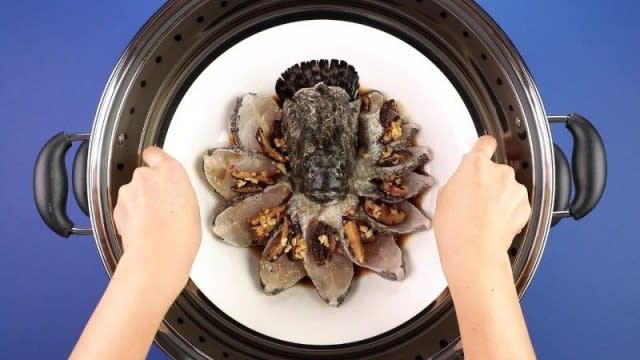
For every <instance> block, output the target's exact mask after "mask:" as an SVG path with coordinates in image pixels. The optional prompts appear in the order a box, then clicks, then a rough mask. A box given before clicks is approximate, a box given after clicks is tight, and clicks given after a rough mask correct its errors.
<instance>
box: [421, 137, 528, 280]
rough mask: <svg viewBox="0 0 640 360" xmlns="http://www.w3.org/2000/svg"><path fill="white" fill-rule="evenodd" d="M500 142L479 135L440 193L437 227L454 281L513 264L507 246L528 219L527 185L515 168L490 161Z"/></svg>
mask: <svg viewBox="0 0 640 360" xmlns="http://www.w3.org/2000/svg"><path fill="white" fill-rule="evenodd" d="M496 146H497V144H496V140H495V139H494V138H492V137H490V136H483V137H481V138H480V139H478V142H477V143H476V145H475V146H474V147H473V149H472V150H471V151H470V152H469V153H468V154H466V155H465V156H464V158H463V160H462V163H461V164H460V166H459V168H458V170H457V171H456V173H455V174H454V175H453V176H452V177H451V179H450V180H449V182H448V183H447V184H446V185H445V186H444V187H442V189H441V190H440V193H439V194H438V201H437V204H436V211H435V214H434V220H433V226H434V231H435V235H436V240H437V243H438V249H439V252H440V259H441V262H442V267H443V270H444V272H445V275H446V276H447V278H448V280H449V282H450V284H451V282H452V281H455V280H456V279H458V278H461V277H466V276H469V275H470V274H471V273H474V272H476V273H477V272H482V271H483V270H484V269H486V268H491V267H496V265H497V264H506V265H507V266H508V265H509V261H508V256H507V249H508V248H509V246H510V244H511V242H512V240H513V238H514V237H515V235H516V234H518V233H519V232H520V231H521V230H522V228H523V227H524V226H525V224H526V223H527V221H528V220H529V216H530V214H531V207H530V205H529V198H528V194H527V189H526V187H525V186H523V185H521V184H519V183H518V182H517V181H516V180H515V174H514V170H513V169H512V168H511V167H510V166H507V165H501V164H496V163H494V162H492V161H491V156H492V155H493V153H494V152H495V150H496Z"/></svg>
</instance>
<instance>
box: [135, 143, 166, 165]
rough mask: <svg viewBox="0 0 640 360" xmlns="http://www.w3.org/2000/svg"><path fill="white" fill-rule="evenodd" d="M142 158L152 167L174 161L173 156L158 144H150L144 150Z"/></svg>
mask: <svg viewBox="0 0 640 360" xmlns="http://www.w3.org/2000/svg"><path fill="white" fill-rule="evenodd" d="M142 159H143V160H144V162H145V163H147V165H149V166H150V167H157V166H161V165H162V164H163V163H166V162H169V161H172V160H173V158H172V157H171V156H169V154H167V153H166V152H164V150H162V149H160V148H159V147H156V146H150V147H148V148H146V149H144V151H143V152H142Z"/></svg>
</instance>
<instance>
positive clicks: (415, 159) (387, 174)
mask: <svg viewBox="0 0 640 360" xmlns="http://www.w3.org/2000/svg"><path fill="white" fill-rule="evenodd" d="M399 152H400V154H401V155H402V159H401V160H402V161H399V162H398V163H397V164H395V163H393V164H391V165H387V164H386V163H385V164H384V166H381V167H379V168H377V169H376V171H377V173H378V176H379V177H382V178H396V177H400V176H403V175H406V174H408V173H409V172H412V171H414V170H416V169H418V168H420V167H421V166H424V165H425V164H426V163H427V162H428V161H429V160H431V157H432V156H431V151H430V150H429V149H428V148H426V147H410V148H407V149H406V150H399ZM399 160H400V159H399ZM392 162H395V159H394V161H392Z"/></svg>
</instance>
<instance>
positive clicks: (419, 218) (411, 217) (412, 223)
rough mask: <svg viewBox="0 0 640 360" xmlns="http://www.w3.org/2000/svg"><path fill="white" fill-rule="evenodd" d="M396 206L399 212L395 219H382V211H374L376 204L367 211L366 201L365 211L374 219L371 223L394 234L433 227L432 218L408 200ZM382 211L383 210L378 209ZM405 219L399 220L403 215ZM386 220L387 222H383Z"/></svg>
mask: <svg viewBox="0 0 640 360" xmlns="http://www.w3.org/2000/svg"><path fill="white" fill-rule="evenodd" d="M393 206H395V208H396V212H397V214H395V215H394V218H393V221H392V220H391V219H388V218H387V219H381V215H380V213H378V214H376V213H374V212H373V211H374V210H375V207H374V206H371V207H370V209H372V210H371V211H367V206H366V203H365V206H364V211H365V213H366V214H367V216H369V218H370V219H372V220H374V221H373V222H372V223H371V224H372V225H373V226H375V227H376V228H377V229H378V230H381V231H383V232H389V233H393V234H409V233H413V232H417V231H422V230H427V229H429V228H430V227H431V220H429V218H428V217H426V216H425V215H424V214H423V213H422V211H420V209H418V208H417V207H415V206H413V205H412V204H411V203H410V202H408V201H406V200H405V201H402V202H400V203H397V204H393ZM376 211H380V212H382V211H383V210H376ZM389 214H391V210H389ZM399 214H404V215H402V217H403V218H404V221H399V220H400V219H401V217H400V216H401V215H399ZM375 215H378V219H376V217H375ZM382 220H385V221H386V222H383V221H382Z"/></svg>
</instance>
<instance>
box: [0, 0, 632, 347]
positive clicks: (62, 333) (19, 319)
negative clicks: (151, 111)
mask: <svg viewBox="0 0 640 360" xmlns="http://www.w3.org/2000/svg"><path fill="white" fill-rule="evenodd" d="M480 3H481V5H482V6H484V7H485V8H486V9H487V10H488V12H489V13H490V14H491V15H492V16H494V17H495V18H496V20H497V21H498V23H499V24H501V25H502V26H503V27H504V28H505V30H506V31H507V33H508V34H509V35H510V36H511V38H512V39H513V41H514V42H515V43H516V45H517V46H518V48H519V49H520V51H521V52H522V54H523V56H524V58H525V59H526V61H527V62H528V65H529V66H530V68H531V70H532V72H533V74H534V76H535V78H536V80H537V83H538V86H539V88H540V90H541V92H542V94H543V97H544V100H545V104H546V107H547V110H548V112H549V113H550V114H565V113H568V112H570V111H579V112H581V113H583V114H584V115H586V116H588V117H589V118H591V119H592V120H593V121H594V122H595V123H596V125H597V127H598V128H599V129H600V131H601V133H602V135H603V137H604V139H605V142H606V145H607V151H608V159H609V186H608V189H607V192H606V194H605V197H604V199H603V201H602V203H601V204H600V206H599V207H598V208H597V210H596V211H594V212H593V213H592V214H591V215H590V216H589V217H587V218H585V219H583V220H582V221H580V222H574V221H565V222H564V223H562V224H561V225H560V226H558V227H557V228H555V229H553V231H552V232H551V236H550V239H549V242H548V245H547V249H546V252H545V255H544V258H543V260H542V263H541V266H540V268H539V270H538V272H537V275H536V277H535V279H534V281H533V284H532V286H531V288H530V290H529V291H528V293H527V295H526V296H525V298H524V302H523V306H524V311H525V314H526V318H527V321H528V324H529V328H530V332H531V336H532V338H533V341H534V345H535V348H536V350H537V353H538V355H539V357H540V358H542V359H604V358H636V357H637V356H638V355H637V353H636V351H635V346H636V345H637V344H636V342H637V340H638V329H637V328H638V326H640V311H639V310H638V304H640V290H639V286H640V270H639V269H638V265H639V261H638V259H639V255H638V253H639V252H640V241H639V240H640V239H638V231H637V229H636V226H637V224H638V220H639V212H638V210H637V206H635V205H637V202H638V200H640V198H639V196H638V193H639V190H638V186H637V185H636V184H637V182H638V178H640V167H639V166H638V158H639V155H640V152H639V151H638V140H637V137H638V134H639V133H640V125H639V124H640V122H639V121H638V117H637V106H638V104H639V103H640V85H639V83H640V72H639V71H638V68H637V66H636V65H637V64H638V62H639V60H638V56H639V55H640V26H639V25H638V22H639V20H638V17H639V16H640V6H639V5H638V3H637V2H635V1H633V0H618V1H615V2H613V1H609V2H604V1H596V0H583V1H567V0H539V1H528V0H513V1H495V0H493V1H492V0H482V1H480ZM161 4H162V2H161V1H159V0H153V1H152V0H146V1H127V0H111V1H104V2H95V1H80V0H64V1H35V0H22V1H12V2H8V3H6V4H4V6H3V10H2V12H1V13H0V45H1V46H0V109H1V110H0V113H1V114H2V120H3V121H2V128H3V130H2V131H1V132H0V148H1V149H2V156H1V160H0V174H1V179H2V180H1V181H0V196H1V197H0V199H1V200H2V204H1V205H0V224H1V226H0V234H1V235H0V239H1V241H2V246H1V247H0V269H1V270H0V286H1V289H2V290H0V357H2V358H12V359H35V358H47V359H48V358H63V357H66V356H67V355H68V353H69V351H70V349H71V348H72V347H73V344H74V342H75V340H76V338H77V336H78V335H79V333H80V331H81V329H82V327H83V325H84V323H85V321H86V320H87V318H88V316H89V315H90V313H91V311H92V309H93V307H94V306H95V304H96V302H97V300H98V299H99V297H100V295H101V293H102V291H103V290H104V288H105V286H106V284H107V277H106V275H105V272H104V270H103V268H102V264H101V262H100V259H99V256H98V253H97V251H96V248H95V245H94V243H93V241H92V239H91V238H90V237H74V238H71V239H62V238H59V237H57V236H55V235H54V234H52V232H51V231H49V230H48V229H47V228H45V226H44V225H43V224H42V223H41V221H40V218H39V217H38V215H37V213H36V211H35V208H34V205H33V201H32V190H31V186H32V185H31V181H32V180H31V178H32V169H33V163H34V159H35V156H36V154H37V152H38V150H39V149H40V147H41V145H42V144H43V143H44V142H45V141H46V140H47V139H48V138H49V137H50V136H51V135H52V134H54V133H56V132H57V131H60V130H67V131H70V132H81V131H87V130H90V128H91V123H92V117H93V115H94V111H95V108H96V104H97V102H98V99H99V96H100V93H101V91H102V88H103V86H104V84H105V82H106V80H107V77H108V76H109V74H110V72H111V69H112V67H113V65H114V64H115V62H116V60H117V59H118V57H119V55H120V53H121V51H122V50H123V49H124V47H125V46H126V45H127V43H128V41H129V40H130V39H131V38H132V37H133V35H134V34H135V33H136V31H137V30H138V28H139V27H140V26H141V25H142V24H143V23H144V21H145V20H146V19H147V18H148V17H149V16H151V15H152V14H153V13H154V11H155V10H156V9H157V8H158V7H159V6H160V5H161ZM554 137H555V138H556V141H557V142H559V143H561V144H562V145H563V146H564V147H565V149H569V146H570V141H569V138H568V136H567V135H566V134H565V132H564V131H563V129H562V128H561V127H560V128H555V129H554ZM71 212H72V217H73V218H75V219H82V217H81V215H80V213H79V212H78V211H77V210H75V209H74V210H72V211H71ZM80 222H86V221H85V220H84V219H82V221H80ZM150 358H153V359H163V358H165V356H164V355H163V354H162V352H161V351H159V350H158V349H157V348H155V347H154V349H153V350H152V352H151V354H150Z"/></svg>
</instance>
